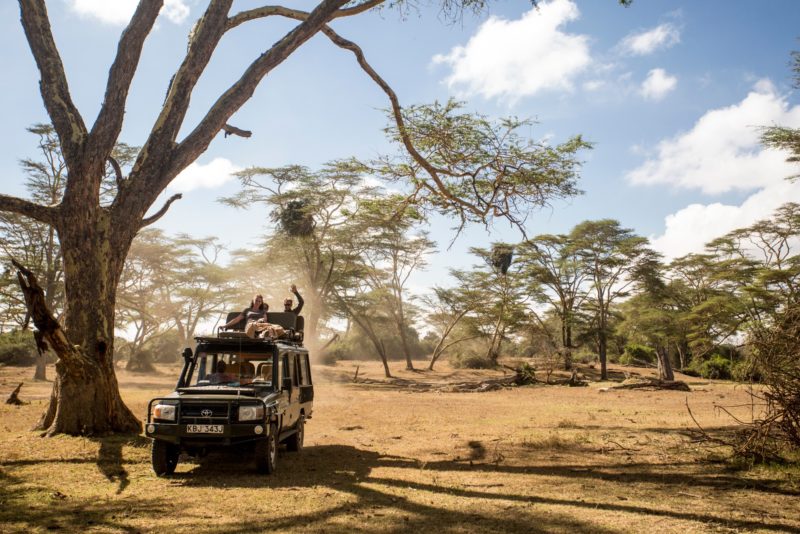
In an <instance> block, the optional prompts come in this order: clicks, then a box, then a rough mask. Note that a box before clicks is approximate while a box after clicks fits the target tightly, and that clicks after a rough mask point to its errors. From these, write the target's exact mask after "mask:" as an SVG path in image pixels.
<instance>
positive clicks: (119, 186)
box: [106, 156, 122, 190]
mask: <svg viewBox="0 0 800 534" xmlns="http://www.w3.org/2000/svg"><path fill="white" fill-rule="evenodd" d="M106 159H108V162H109V163H110V164H111V167H112V168H113V169H114V176H116V177H117V190H120V189H122V167H120V166H119V163H118V162H117V160H116V159H114V158H113V157H112V156H108V158H106Z"/></svg>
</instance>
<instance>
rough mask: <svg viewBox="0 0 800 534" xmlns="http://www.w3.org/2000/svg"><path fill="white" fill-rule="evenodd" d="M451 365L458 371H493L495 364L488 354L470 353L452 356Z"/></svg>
mask: <svg viewBox="0 0 800 534" xmlns="http://www.w3.org/2000/svg"><path fill="white" fill-rule="evenodd" d="M450 364H451V365H452V366H453V367H455V368H456V369H492V368H494V362H493V361H492V360H491V358H489V357H488V356H487V355H486V354H478V353H474V352H469V353H465V354H454V355H452V356H450Z"/></svg>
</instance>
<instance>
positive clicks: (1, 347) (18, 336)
mask: <svg viewBox="0 0 800 534" xmlns="http://www.w3.org/2000/svg"><path fill="white" fill-rule="evenodd" d="M36 355H37V352H36V342H35V341H34V340H33V332H31V331H30V330H15V331H13V332H9V333H7V334H0V364H5V365H18V366H27V365H33V364H34V363H36Z"/></svg>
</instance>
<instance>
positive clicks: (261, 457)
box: [255, 425, 278, 475]
mask: <svg viewBox="0 0 800 534" xmlns="http://www.w3.org/2000/svg"><path fill="white" fill-rule="evenodd" d="M255 457H256V470H257V471H258V472H259V473H265V474H267V475H269V474H272V473H274V472H275V466H276V464H277V463H278V429H277V428H276V427H275V426H274V425H273V426H271V427H270V429H269V436H267V439H262V440H259V441H257V442H256V449H255Z"/></svg>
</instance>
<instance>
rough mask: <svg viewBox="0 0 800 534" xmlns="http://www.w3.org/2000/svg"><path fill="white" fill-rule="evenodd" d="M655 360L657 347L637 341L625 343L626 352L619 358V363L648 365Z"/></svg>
mask: <svg viewBox="0 0 800 534" xmlns="http://www.w3.org/2000/svg"><path fill="white" fill-rule="evenodd" d="M655 361H656V351H655V349H653V348H650V347H648V346H646V345H639V344H636V343H629V344H627V345H625V352H623V353H622V356H620V358H619V363H621V364H622V365H647V364H651V363H655Z"/></svg>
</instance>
